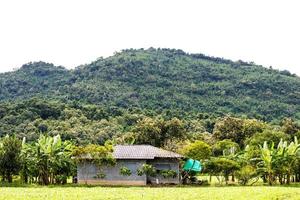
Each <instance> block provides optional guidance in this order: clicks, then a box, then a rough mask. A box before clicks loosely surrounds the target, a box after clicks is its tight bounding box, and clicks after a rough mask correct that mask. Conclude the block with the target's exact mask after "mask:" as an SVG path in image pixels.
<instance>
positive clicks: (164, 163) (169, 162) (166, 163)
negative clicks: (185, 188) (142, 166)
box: [147, 158, 180, 184]
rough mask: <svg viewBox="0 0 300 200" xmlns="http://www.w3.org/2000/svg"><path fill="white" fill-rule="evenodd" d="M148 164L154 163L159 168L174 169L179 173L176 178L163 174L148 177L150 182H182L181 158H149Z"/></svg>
mask: <svg viewBox="0 0 300 200" xmlns="http://www.w3.org/2000/svg"><path fill="white" fill-rule="evenodd" d="M147 164H150V165H152V166H153V167H155V168H156V169H157V170H164V169H170V170H174V171H176V173H177V176H176V177H175V178H164V177H163V176H161V175H157V176H156V177H147V179H148V182H150V183H152V184H156V183H157V182H158V183H159V184H179V183H180V174H179V173H180V172H179V160H177V159H162V158H157V159H154V160H148V161H147Z"/></svg>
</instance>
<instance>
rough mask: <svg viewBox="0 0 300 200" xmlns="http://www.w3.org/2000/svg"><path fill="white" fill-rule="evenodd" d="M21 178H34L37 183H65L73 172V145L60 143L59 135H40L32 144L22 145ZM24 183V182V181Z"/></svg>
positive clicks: (65, 142)
mask: <svg viewBox="0 0 300 200" xmlns="http://www.w3.org/2000/svg"><path fill="white" fill-rule="evenodd" d="M23 149H24V150H22V158H23V170H22V171H23V177H24V178H25V179H27V177H28V176H30V177H31V179H33V178H34V177H36V179H37V181H38V183H40V184H43V185H48V184H50V183H65V182H66V180H67V177H68V176H69V175H71V174H72V172H73V166H74V164H73V160H72V159H71V155H72V151H73V145H72V143H70V142H69V141H62V140H61V137H60V135H57V136H54V137H50V136H44V135H41V136H40V138H39V139H38V141H37V142H36V143H34V144H26V143H23ZM24 181H26V180H24Z"/></svg>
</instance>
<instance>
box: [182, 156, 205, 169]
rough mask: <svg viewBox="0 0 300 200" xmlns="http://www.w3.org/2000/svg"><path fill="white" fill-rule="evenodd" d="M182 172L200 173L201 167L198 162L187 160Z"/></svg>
mask: <svg viewBox="0 0 300 200" xmlns="http://www.w3.org/2000/svg"><path fill="white" fill-rule="evenodd" d="M183 170H184V171H193V172H201V170H202V166H201V163H200V161H198V160H193V159H188V160H187V161H186V162H185V163H184V166H183Z"/></svg>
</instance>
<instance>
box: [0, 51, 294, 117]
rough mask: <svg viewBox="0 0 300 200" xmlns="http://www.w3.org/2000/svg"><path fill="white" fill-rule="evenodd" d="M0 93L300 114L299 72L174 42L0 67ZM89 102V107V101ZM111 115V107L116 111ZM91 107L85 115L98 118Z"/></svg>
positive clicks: (172, 111) (176, 109)
mask: <svg viewBox="0 0 300 200" xmlns="http://www.w3.org/2000/svg"><path fill="white" fill-rule="evenodd" d="M0 86H1V87H0V100H2V101H7V102H8V101H11V100H22V99H29V98H31V97H43V98H45V99H58V100H61V101H64V102H66V101H78V102H84V103H88V104H97V105H103V106H104V107H109V108H112V107H118V108H125V109H140V110H148V111H149V112H158V113H168V115H171V116H172V117H184V118H186V117H189V116H197V115H198V112H199V110H201V112H203V113H214V114H215V115H217V116H223V115H224V114H229V113H232V114H234V115H235V116H242V115H245V116H247V117H249V118H257V119H262V120H265V121H273V120H277V121H279V120H281V119H282V118H284V117H290V116H292V117H293V118H297V120H299V113H300V108H299V106H298V105H299V103H300V102H299V101H300V100H299V99H300V96H299V94H300V93H299V90H300V89H299V88H300V80H299V77H297V76H293V75H291V74H290V73H283V72H279V71H277V70H272V69H267V68H264V67H262V66H259V65H255V64H254V63H246V62H242V61H237V62H233V61H230V60H226V59H222V58H214V57H209V56H205V55H203V54H188V53H185V52H183V51H182V50H176V49H154V48H149V49H146V50H144V49H128V50H123V51H121V52H118V53H116V54H115V55H113V56H110V57H108V58H105V59H104V58H99V59H97V60H95V61H94V62H92V63H90V64H87V65H82V66H79V67H77V68H76V69H74V70H66V69H65V68H63V67H56V66H54V65H53V64H49V63H44V62H35V63H28V64H25V65H23V66H22V67H21V68H20V69H19V70H16V71H13V72H9V73H3V74H0ZM91 109H93V108H91ZM115 114H116V113H115ZM104 116H105V112H102V111H101V110H95V112H94V113H93V115H90V117H94V118H95V119H96V118H99V117H100V118H102V117H104Z"/></svg>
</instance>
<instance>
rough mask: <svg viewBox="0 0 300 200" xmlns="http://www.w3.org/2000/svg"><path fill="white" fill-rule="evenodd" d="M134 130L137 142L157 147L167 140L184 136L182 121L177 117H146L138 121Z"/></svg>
mask: <svg viewBox="0 0 300 200" xmlns="http://www.w3.org/2000/svg"><path fill="white" fill-rule="evenodd" d="M135 131H136V132H137V139H136V141H137V142H138V143H141V144H150V145H154V146H158V147H162V146H163V145H165V144H166V143H167V142H169V141H172V140H176V139H184V138H185V129H184V125H183V122H182V121H181V120H179V119H177V118H172V119H170V120H164V119H159V118H154V119H153V118H150V117H146V118H143V119H142V120H140V121H138V123H137V127H136V130H135Z"/></svg>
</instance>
